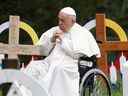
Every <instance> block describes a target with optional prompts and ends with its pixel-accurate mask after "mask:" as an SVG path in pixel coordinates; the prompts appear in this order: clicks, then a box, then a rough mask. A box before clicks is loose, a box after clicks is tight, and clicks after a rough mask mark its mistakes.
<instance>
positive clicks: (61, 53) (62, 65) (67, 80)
mask: <svg viewBox="0 0 128 96" xmlns="http://www.w3.org/2000/svg"><path fill="white" fill-rule="evenodd" d="M56 30H59V27H58V26H57V27H53V28H51V29H50V30H48V31H47V32H45V33H44V34H43V35H42V36H41V38H40V40H39V42H38V43H37V46H38V45H41V46H42V49H41V51H43V53H44V55H46V56H47V55H48V56H47V57H46V58H45V59H44V60H37V61H32V62H31V63H30V64H29V65H28V66H27V68H26V69H25V73H26V74H28V75H30V76H32V78H33V79H36V80H37V82H38V83H40V84H41V85H42V87H43V89H45V91H46V92H47V94H48V96H79V72H78V58H79V56H81V55H83V54H85V55H87V56H89V57H90V56H92V55H97V56H100V51H99V47H98V45H97V43H96V41H95V39H94V37H93V36H92V35H91V33H90V32H89V31H88V30H86V29H85V28H83V27H81V26H80V25H79V24H77V23H75V24H74V25H73V27H72V28H71V29H70V30H69V32H65V33H64V37H63V39H62V41H61V43H57V44H56V46H55V47H53V45H54V44H53V43H52V42H51V38H52V36H53V34H54V32H56Z"/></svg>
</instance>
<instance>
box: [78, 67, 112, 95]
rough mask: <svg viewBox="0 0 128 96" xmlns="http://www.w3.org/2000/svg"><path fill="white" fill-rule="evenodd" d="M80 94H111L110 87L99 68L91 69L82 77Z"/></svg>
mask: <svg viewBox="0 0 128 96" xmlns="http://www.w3.org/2000/svg"><path fill="white" fill-rule="evenodd" d="M80 96H111V88H110V85H109V81H108V79H107V77H106V76H105V74H104V73H103V72H102V71H100V70H99V69H91V70H89V71H88V72H87V73H85V75H84V76H83V78H82V81H81V83H80Z"/></svg>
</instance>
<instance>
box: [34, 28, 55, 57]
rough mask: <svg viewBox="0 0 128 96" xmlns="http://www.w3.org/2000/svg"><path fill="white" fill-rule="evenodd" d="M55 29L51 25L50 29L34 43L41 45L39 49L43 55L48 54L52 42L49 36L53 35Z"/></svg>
mask: <svg viewBox="0 0 128 96" xmlns="http://www.w3.org/2000/svg"><path fill="white" fill-rule="evenodd" d="M55 29H56V27H53V28H51V29H50V30H48V31H46V32H45V33H43V35H42V36H41V38H40V39H39V41H38V42H37V43H36V46H38V45H39V46H41V49H40V51H41V53H43V55H44V56H48V55H49V53H50V51H51V50H52V48H53V45H54V44H53V43H52V42H51V38H52V36H53V33H54V31H55Z"/></svg>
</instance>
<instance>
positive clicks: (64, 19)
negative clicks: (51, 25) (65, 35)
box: [58, 12, 73, 32]
mask: <svg viewBox="0 0 128 96" xmlns="http://www.w3.org/2000/svg"><path fill="white" fill-rule="evenodd" d="M58 19H59V22H58V23H59V28H60V29H61V30H62V31H63V32H67V31H68V30H69V29H70V28H71V27H72V25H73V19H72V17H71V16H69V15H67V14H65V13H63V12H60V13H59V15H58Z"/></svg>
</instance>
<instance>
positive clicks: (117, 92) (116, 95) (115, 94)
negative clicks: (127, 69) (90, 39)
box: [111, 73, 123, 96]
mask: <svg viewBox="0 0 128 96" xmlns="http://www.w3.org/2000/svg"><path fill="white" fill-rule="evenodd" d="M117 77H118V80H117V84H116V88H115V89H112V90H111V91H112V96H123V88H122V80H121V76H120V74H119V73H118V76H117Z"/></svg>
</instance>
